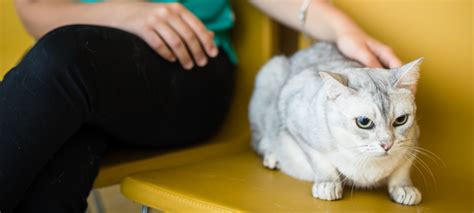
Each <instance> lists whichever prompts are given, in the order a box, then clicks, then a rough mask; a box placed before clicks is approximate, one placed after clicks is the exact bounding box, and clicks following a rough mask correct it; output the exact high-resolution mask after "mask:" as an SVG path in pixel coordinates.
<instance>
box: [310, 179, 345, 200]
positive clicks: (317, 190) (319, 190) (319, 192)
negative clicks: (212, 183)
mask: <svg viewBox="0 0 474 213" xmlns="http://www.w3.org/2000/svg"><path fill="white" fill-rule="evenodd" d="M313 197H315V198H319V199H321V200H339V199H341V198H342V184H341V183H340V182H321V183H314V184H313Z"/></svg>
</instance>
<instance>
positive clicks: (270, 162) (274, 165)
mask: <svg viewBox="0 0 474 213" xmlns="http://www.w3.org/2000/svg"><path fill="white" fill-rule="evenodd" d="M263 165H264V166H265V167H267V168H269V169H278V161H277V158H276V156H275V154H273V153H268V154H265V156H264V157H263Z"/></svg>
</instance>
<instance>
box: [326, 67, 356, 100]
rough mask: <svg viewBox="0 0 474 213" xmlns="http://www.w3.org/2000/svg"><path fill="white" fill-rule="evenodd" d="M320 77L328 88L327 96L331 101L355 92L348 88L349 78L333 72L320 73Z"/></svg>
mask: <svg viewBox="0 0 474 213" xmlns="http://www.w3.org/2000/svg"><path fill="white" fill-rule="evenodd" d="M319 76H321V78H322V79H323V81H324V86H325V87H326V92H327V96H328V98H329V99H331V100H335V99H336V98H337V97H339V96H340V95H343V94H351V93H354V92H355V91H354V90H353V89H351V88H349V87H347V78H346V77H344V76H342V75H340V74H336V73H332V72H319Z"/></svg>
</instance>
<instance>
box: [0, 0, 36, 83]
mask: <svg viewBox="0 0 474 213" xmlns="http://www.w3.org/2000/svg"><path fill="white" fill-rule="evenodd" d="M32 43H33V39H32V38H31V37H30V36H29V35H27V34H26V32H25V30H24V29H23V27H22V26H21V24H20V20H19V19H18V17H17V15H16V13H15V9H14V5H13V0H0V79H1V78H2V77H3V75H4V74H5V73H6V72H7V71H8V70H9V69H10V68H12V67H13V66H15V64H16V63H17V61H18V60H19V58H20V57H21V56H22V55H23V53H24V52H25V50H26V49H28V48H29V47H30V46H31V45H32Z"/></svg>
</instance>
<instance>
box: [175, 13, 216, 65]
mask: <svg viewBox="0 0 474 213" xmlns="http://www.w3.org/2000/svg"><path fill="white" fill-rule="evenodd" d="M180 15H181V17H182V19H183V20H184V21H185V22H186V23H187V24H188V25H189V26H190V27H191V29H192V30H193V31H194V33H195V34H196V35H197V37H198V38H199V40H200V41H201V44H202V46H203V47H204V49H205V50H206V52H207V54H208V55H209V56H211V57H216V56H217V55H218V54H219V51H218V49H217V47H216V44H215V43H214V33H213V32H210V31H209V30H207V28H206V26H204V24H203V23H202V22H201V21H200V20H199V19H198V18H197V17H196V16H195V15H194V14H192V13H191V12H189V11H188V10H182V12H181V13H180Z"/></svg>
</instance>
